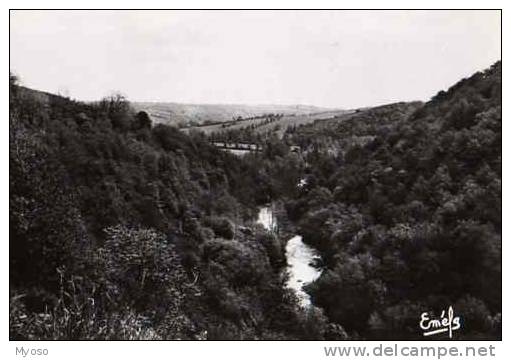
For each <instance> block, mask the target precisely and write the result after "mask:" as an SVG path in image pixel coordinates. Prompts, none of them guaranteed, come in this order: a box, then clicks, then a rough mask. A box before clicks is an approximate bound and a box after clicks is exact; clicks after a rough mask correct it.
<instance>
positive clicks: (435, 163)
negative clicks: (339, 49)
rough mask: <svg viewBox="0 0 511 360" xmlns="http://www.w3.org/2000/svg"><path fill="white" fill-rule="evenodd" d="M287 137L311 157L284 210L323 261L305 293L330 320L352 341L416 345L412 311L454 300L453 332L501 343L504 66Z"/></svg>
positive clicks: (436, 308)
mask: <svg viewBox="0 0 511 360" xmlns="http://www.w3.org/2000/svg"><path fill="white" fill-rule="evenodd" d="M288 136H289V137H290V138H291V139H292V140H293V141H295V142H296V143H299V144H300V145H301V146H302V147H303V148H305V149H308V153H309V154H308V158H306V160H307V165H308V167H309V169H308V170H307V171H306V172H307V173H308V175H306V179H307V185H306V186H304V187H303V188H302V191H301V192H300V193H299V194H298V195H296V196H295V197H294V199H293V200H292V201H290V202H289V203H288V209H289V214H290V216H291V217H292V218H293V219H295V221H298V222H299V224H300V232H301V234H303V235H304V239H305V241H306V242H308V243H309V244H312V245H313V246H314V247H316V248H318V249H319V250H321V252H322V254H323V260H324V267H325V270H324V272H323V274H322V276H321V277H320V278H319V279H318V280H317V281H315V282H314V283H313V284H311V285H310V286H309V287H308V291H309V292H310V294H311V295H312V297H313V301H314V303H315V304H316V305H317V306H319V307H321V308H323V309H324V310H325V312H326V314H327V316H328V317H329V319H330V320H332V321H334V322H335V323H338V324H342V326H343V327H344V328H345V329H346V330H347V331H348V333H351V334H352V335H353V336H362V337H364V338H378V339H380V338H386V337H391V338H394V339H395V338H417V337H418V336H420V334H419V331H418V320H417V319H418V318H419V315H420V313H422V312H424V311H434V312H435V314H437V316H438V314H439V313H440V312H441V310H445V309H446V308H447V307H448V306H449V305H452V306H453V307H454V309H455V311H456V312H457V313H458V314H459V315H461V317H462V322H463V330H462V331H460V332H459V334H458V336H459V337H464V338H474V337H475V338H493V339H494V338H498V337H500V334H501V306H502V304H501V285H502V284H501V224H502V217H501V176H502V175H501V174H502V173H501V142H502V139H501V136H502V131H501V64H500V62H499V63H496V64H495V65H494V66H492V67H491V68H490V69H488V70H486V71H484V72H480V73H476V74H475V75H473V76H472V77H470V78H468V79H464V80H462V81H460V82H459V83H457V84H456V85H454V86H453V87H451V88H450V89H449V90H448V91H446V92H444V91H441V92H440V93H438V94H437V95H436V96H435V97H434V98H433V99H432V100H431V101H429V102H428V103H426V104H424V105H421V104H418V103H408V104H406V103H402V104H393V105H388V106H383V107H379V108H373V109H368V110H361V111H359V112H356V113H355V114H353V115H351V116H350V117H349V118H347V119H344V120H343V121H335V120H334V121H330V122H323V123H321V124H319V123H316V124H314V125H307V126H303V127H301V128H298V129H295V130H294V131H292V132H289V134H288ZM357 334H358V335H357Z"/></svg>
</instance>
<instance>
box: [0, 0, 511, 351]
mask: <svg viewBox="0 0 511 360" xmlns="http://www.w3.org/2000/svg"><path fill="white" fill-rule="evenodd" d="M508 4H511V2H509V1H473V0H464V1H455V0H454V1H452V0H451V1H446V0H442V1H439V0H430V1H413V2H412V1H403V0H391V1H389V0H387V1H381V0H380V1H377V0H371V1H351V0H350V1H343V2H339V1H333V0H315V1H304V0H294V1H275V0H273V1H271V0H259V1H254V0H250V1H243V2H241V1H239V0H238V1H236V0H217V1H215V2H212V1H211V0H209V1H208V0H196V1H183V0H180V1H172V2H170V1H155V0H145V1H143V2H141V1H133V0H124V1H122V2H120V1H118V2H114V1H105V0H89V1H82V0H80V1H73V2H71V1H63V0H57V1H55V0H53V1H45V2H42V1H34V0H31V1H4V2H2V7H3V10H4V11H3V12H2V14H1V15H0V19H1V20H0V21H2V31H3V36H2V37H1V41H2V47H1V48H2V49H4V51H5V52H4V54H5V55H3V56H2V57H1V61H2V63H1V66H2V68H3V69H4V70H5V71H6V73H5V74H7V67H8V62H9V57H8V51H7V49H8V42H9V25H8V14H7V12H8V9H9V8H116V7H123V8H142V7H143V8H153V9H154V8H174V9H179V8H243V9H247V8H259V9H260V8H292V9H293V8H302V9H303V8H345V9H350V8H351V9H353V8H370V9H377V8H382V7H384V8H394V9H400V8H405V9H408V8H415V9H418V8H433V9H436V8H439V9H456V8H493V9H503V29H502V30H503V39H510V38H511V36H510V23H511V22H510V20H511V19H510V15H509V14H511V6H510V5H508ZM506 5H508V6H506ZM507 41H508V43H510V42H509V40H507ZM508 57H509V46H507V47H506V43H505V42H504V43H503V54H502V58H503V59H507V58H508ZM505 69H506V68H504V71H503V105H504V108H503V117H504V119H507V118H508V117H507V116H506V115H507V114H508V113H509V111H508V109H507V108H506V107H505V104H508V103H509V102H508V101H506V100H509V91H508V84H509V76H508V75H507V71H506V70H505ZM8 91H9V90H8V87H7V81H5V83H4V86H3V87H2V88H1V92H2V97H1V99H2V103H1V104H2V114H3V115H4V116H3V119H4V124H3V127H2V132H1V137H0V138H1V141H2V145H3V146H2V148H3V149H4V150H3V152H2V153H1V156H0V159H1V160H0V161H1V168H2V169H4V171H3V172H2V173H3V176H2V178H1V184H2V192H1V203H2V204H3V206H2V208H1V212H2V213H1V215H2V216H1V225H2V226H1V227H0V229H1V231H2V235H3V236H2V241H1V242H0V253H1V254H2V257H3V259H2V260H3V261H1V263H0V264H1V275H0V280H1V289H2V296H1V297H0V304H1V306H0V309H2V311H0V318H1V325H2V326H1V327H0V339H1V344H2V348H1V350H2V351H1V352H0V354H1V356H2V358H4V359H11V358H21V356H16V354H15V350H16V346H18V347H19V346H28V347H30V348H34V347H39V348H43V347H47V348H48V349H49V352H50V355H49V356H37V357H30V356H27V358H48V359H66V360H67V359H70V358H72V359H75V360H81V359H87V360H89V359H90V358H97V359H108V358H119V357H122V358H123V359H141V358H149V359H153V358H165V359H224V360H229V359H236V360H238V359H257V360H260V359H279V358H291V359H293V360H295V359H308V360H310V359H321V358H324V352H323V346H324V345H327V346H336V345H342V346H348V345H355V346H360V345H364V343H363V342H342V343H341V342H297V341H294V342H232V341H231V342H197V341H195V342H71V341H70V342H25V343H24V342H9V341H8V337H9V334H8V321H9V320H8V312H7V309H8V306H9V296H8V293H9V289H8V271H9V259H8V256H9V251H8V239H9V233H8V211H9V210H8V203H9V198H8V197H9V194H8V187H9V182H8V170H7V169H8V166H9V164H8V161H9V160H8V152H7V147H8V128H7V127H8V121H7V119H8V105H9V103H8ZM502 125H503V134H504V137H508V138H509V136H510V135H509V131H508V127H509V125H507V121H505V120H504V121H503V124H502ZM510 140H511V139H510ZM510 143H511V142H509V143H508V142H507V141H503V159H506V160H508V159H509V158H510V154H511V153H510V146H511V145H510ZM509 174H510V168H509V161H505V162H504V163H503V180H509ZM507 182H508V184H506V186H503V194H502V195H503V204H502V205H503V217H504V218H505V216H506V214H508V211H507V210H509V205H510V200H511V199H510V192H509V190H508V189H509V181H507ZM503 185H504V184H503ZM507 234H509V223H507V222H505V221H504V223H503V239H504V240H503V245H504V246H503V264H502V265H503V279H504V281H503V284H502V285H503V324H504V326H503V339H504V341H503V342H475V343H470V342H456V343H455V344H454V343H448V342H438V343H437V342H428V343H427V344H426V345H439V346H450V345H458V346H462V345H468V346H483V345H485V344H486V345H489V344H493V345H495V346H496V348H497V350H496V354H497V357H496V358H498V359H501V358H502V359H509V358H511V345H510V334H509V332H510V330H509V329H510V328H511V327H510V326H506V324H509V323H510V321H511V317H510V316H509V311H508V306H507V305H508V304H509V299H510V290H509V285H508V286H506V285H507V284H506V281H505V279H509V278H510V277H509V275H511V274H510V267H509V265H508V263H507V261H506V260H507V259H509V256H510V254H509V251H508V250H507V249H508V246H505V244H506V241H508V239H507V236H506V235H507ZM366 343H367V344H369V342H366ZM398 343H399V344H402V345H408V346H412V345H417V346H421V345H425V343H424V342H406V343H404V342H398ZM390 344H393V342H391V343H390ZM370 358H374V357H370ZM393 358H394V359H403V357H401V356H395V357H393ZM449 358H450V357H444V358H443V359H449Z"/></svg>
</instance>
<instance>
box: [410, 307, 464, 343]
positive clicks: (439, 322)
mask: <svg viewBox="0 0 511 360" xmlns="http://www.w3.org/2000/svg"><path fill="white" fill-rule="evenodd" d="M419 326H420V328H421V329H422V330H424V333H423V335H424V336H431V335H436V334H441V333H444V332H449V338H452V332H453V331H455V330H458V329H459V328H460V327H461V322H460V317H459V316H454V310H453V309H452V306H449V309H448V310H447V314H446V313H445V310H442V313H441V314H440V318H434V317H430V315H429V313H427V312H423V313H422V314H421V320H420V322H419Z"/></svg>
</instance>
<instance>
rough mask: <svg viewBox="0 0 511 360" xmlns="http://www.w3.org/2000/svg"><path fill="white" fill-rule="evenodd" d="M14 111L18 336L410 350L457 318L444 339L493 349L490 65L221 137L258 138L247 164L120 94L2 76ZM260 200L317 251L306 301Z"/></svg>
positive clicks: (496, 80)
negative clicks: (364, 103) (425, 320)
mask: <svg viewBox="0 0 511 360" xmlns="http://www.w3.org/2000/svg"><path fill="white" fill-rule="evenodd" d="M10 105H11V112H10V124H9V125H10V174H9V176H10V251H11V253H10V259H11V263H10V277H11V278H10V280H11V303H10V304H11V312H10V316H11V319H10V320H11V321H10V334H11V338H13V339H22V338H44V339H84V338H85V339H160V338H161V339H177V338H180V339H206V338H207V339H346V338H351V339H386V338H389V339H412V338H413V339H419V338H422V335H421V334H420V329H419V327H418V320H419V317H420V314H421V313H422V312H424V311H433V312H434V313H435V314H438V313H439V312H440V311H441V310H444V309H446V307H448V306H449V305H452V306H453V307H454V309H455V312H456V314H457V315H460V316H461V317H462V329H461V330H460V331H458V332H455V333H454V336H455V337H457V338H464V339H471V338H477V339H483V338H484V339H498V338H500V336H501V307H502V304H501V288H502V287H501V285H502V284H501V223H502V217H501V141H502V139H501V136H502V130H501V122H502V119H501V64H500V62H498V63H496V64H495V65H493V66H492V67H491V68H490V69H488V70H486V71H484V72H479V73H476V74H475V75H473V76H472V77H470V78H468V79H464V80H462V81H460V82H459V83H457V84H456V85H454V86H453V87H451V88H450V89H448V90H447V91H441V92H440V93H438V94H437V95H436V96H435V97H434V98H433V99H431V101H429V102H427V103H425V104H423V103H420V102H413V103H397V104H391V105H386V106H380V107H376V108H367V109H361V110H359V111H356V112H353V113H349V114H346V115H342V116H339V117H336V118H333V119H328V120H323V121H315V122H314V123H309V124H306V125H301V126H289V127H287V130H286V131H285V134H284V137H283V138H282V139H280V138H279V137H278V136H276V135H275V134H272V133H265V134H262V133H260V132H256V131H255V129H250V128H246V129H245V128H244V129H241V130H236V131H234V130H232V129H229V128H228V127H226V129H225V132H224V133H222V134H221V136H222V137H225V139H224V140H229V141H232V142H236V141H239V142H255V143H261V144H262V145H263V151H261V152H258V153H254V154H249V155H246V156H244V157H239V158H238V157H235V156H233V155H231V154H229V153H228V152H222V151H220V150H218V149H216V148H215V147H214V146H212V145H211V144H210V141H211V140H212V138H208V137H206V136H205V135H203V134H201V133H199V132H191V133H190V134H189V135H186V134H184V133H182V132H180V131H179V130H178V129H177V128H175V127H169V126H166V125H161V124H160V125H153V124H151V121H150V119H149V117H148V116H147V114H146V113H144V112H138V113H136V112H134V111H133V110H132V109H131V107H130V106H129V103H128V102H127V101H126V100H125V99H124V98H123V97H122V96H113V97H110V98H108V99H105V100H103V101H101V102H99V103H96V104H83V103H80V102H76V101H72V100H69V99H65V98H62V97H57V96H53V95H49V94H46V95H45V96H42V97H41V96H33V94H31V93H30V92H27V91H26V90H23V88H21V87H18V86H16V84H15V79H14V78H11V97H10ZM217 135H218V136H220V135H219V134H216V135H215V136H217ZM222 139H223V138H222ZM299 183H300V186H297V185H298V184H299ZM270 201H278V202H279V203H283V204H285V209H286V210H287V217H288V219H287V220H289V221H290V223H292V224H294V225H293V227H296V228H297V231H298V232H299V233H300V234H302V235H303V237H304V241H305V242H307V243H308V244H310V245H311V246H313V247H315V248H317V249H318V250H319V251H320V253H321V254H322V263H321V264H319V266H321V267H322V268H323V273H322V275H321V277H320V278H319V279H318V280H317V281H315V282H314V283H312V284H310V285H309V286H308V287H307V291H308V292H309V293H310V294H311V297H312V301H313V303H314V304H315V305H316V306H317V307H316V308H313V309H310V310H308V311H305V310H303V309H300V308H299V307H298V306H297V301H296V299H295V297H294V295H293V294H292V293H291V292H290V291H289V290H287V289H285V287H284V286H283V284H284V279H282V276H281V274H282V270H283V266H284V265H285V258H284V252H283V247H284V245H285V240H286V239H282V238H279V237H277V236H275V234H269V233H266V232H265V231H263V229H262V228H259V227H258V226H255V225H254V220H253V219H254V217H255V214H256V211H257V206H258V205H261V204H263V203H268V202H270Z"/></svg>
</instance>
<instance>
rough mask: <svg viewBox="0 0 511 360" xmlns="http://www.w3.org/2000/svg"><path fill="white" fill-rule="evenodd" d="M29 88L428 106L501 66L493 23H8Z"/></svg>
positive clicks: (14, 57) (327, 19)
mask: <svg viewBox="0 0 511 360" xmlns="http://www.w3.org/2000/svg"><path fill="white" fill-rule="evenodd" d="M10 46H11V49H10V50H11V52H10V61H11V64H10V67H11V70H12V71H14V72H15V73H16V74H18V75H19V76H20V78H21V80H22V83H23V84H24V85H25V86H28V87H32V88H35V89H39V90H44V91H49V92H53V93H58V92H60V93H65V94H68V95H69V96H71V97H73V98H76V99H79V100H84V101H88V100H97V99H99V98H101V97H103V96H105V95H108V94H110V93H111V92H112V91H120V92H121V93H123V94H125V95H126V96H127V97H128V98H129V99H130V100H132V101H169V102H184V103H231V104H232V103H240V104H306V105H317V106H327V107H339V108H354V107H361V106H371V105H378V104H384V103H390V102H395V101H405V100H428V99H429V98H430V97H431V96H433V95H434V94H436V93H437V92H438V91H439V90H442V89H445V88H447V87H449V86H450V85H452V84H454V83H455V82H456V81H458V80H459V79H461V78H462V77H466V76H469V75H471V74H472V73H474V72H475V71H478V70H483V69H485V68H487V67H489V66H490V65H491V64H493V63H494V62H495V61H497V60H499V59H500V57H501V53H500V12H499V11H11V13H10Z"/></svg>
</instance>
